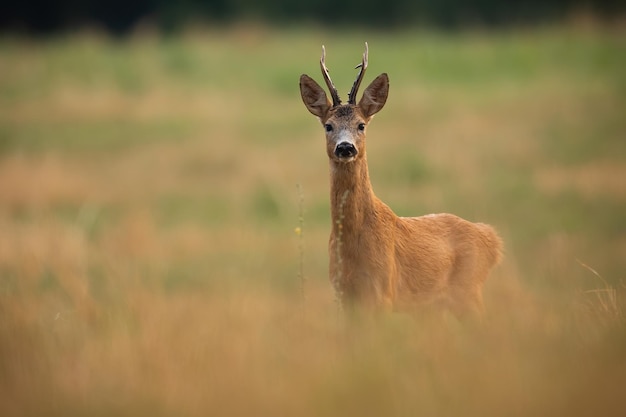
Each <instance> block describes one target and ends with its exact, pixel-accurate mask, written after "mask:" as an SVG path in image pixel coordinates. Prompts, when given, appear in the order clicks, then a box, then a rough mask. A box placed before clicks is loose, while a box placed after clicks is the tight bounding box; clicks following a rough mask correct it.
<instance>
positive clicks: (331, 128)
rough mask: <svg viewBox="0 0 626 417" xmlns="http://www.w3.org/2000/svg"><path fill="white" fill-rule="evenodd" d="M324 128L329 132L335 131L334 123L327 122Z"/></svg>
mask: <svg viewBox="0 0 626 417" xmlns="http://www.w3.org/2000/svg"><path fill="white" fill-rule="evenodd" d="M324 129H326V131H327V132H332V131H333V125H331V124H330V123H326V124H325V125H324Z"/></svg>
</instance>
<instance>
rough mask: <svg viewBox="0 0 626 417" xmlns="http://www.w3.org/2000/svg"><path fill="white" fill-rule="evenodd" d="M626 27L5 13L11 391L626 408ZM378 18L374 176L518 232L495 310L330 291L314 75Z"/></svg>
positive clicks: (408, 211) (3, 369)
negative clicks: (142, 29) (97, 25)
mask: <svg viewBox="0 0 626 417" xmlns="http://www.w3.org/2000/svg"><path fill="white" fill-rule="evenodd" d="M623 32H624V30H623V28H617V29H615V28H600V27H596V28H580V27H550V28H544V29H536V30H521V29H520V30H509V31H502V32H493V33H482V32H465V33H458V34H455V35H445V34H440V33H435V32H419V31H416V32H397V33H393V32H392V33H388V32H374V33H371V32H370V33H365V32H358V31H355V32H339V31H330V32H329V31H321V30H317V29H313V28H308V29H299V30H295V29H294V30H291V31H274V30H270V29H266V28H263V27H254V26H251V27H247V26H240V27H237V28H235V29H231V30H224V31H219V32H218V31H202V30H196V31H190V32H189V33H186V34H182V35H180V36H178V37H169V38H160V37H157V36H152V35H149V34H143V35H137V36H135V37H131V38H129V39H128V40H125V41H119V40H117V41H116V40H111V39H108V38H106V37H102V36H98V35H94V34H83V35H74V36H67V37H59V38H54V39H49V40H46V41H37V42H35V41H31V40H28V39H21V38H10V37H6V38H3V39H0V414H2V415H5V416H17V415H20V416H29V415H32V416H35V415H63V416H68V415H70V416H71V415H129V416H136V415H155V416H158V415H177V416H205V415H272V416H273V415H311V416H318V415H398V416H404V415H406V416H413V415H468V416H471V415H477V416H478V415H480V416H484V415H519V416H522V415H524V416H528V415H533V416H553V415H568V416H577V415H581V416H582V415H603V416H610V415H619V414H620V412H622V411H623V410H624V407H625V404H624V400H623V394H622V391H623V387H624V383H626V368H625V364H626V337H625V335H626V321H625V320H626V318H625V317H624V310H623V309H624V305H625V304H624V303H625V302H626V301H625V292H626V291H625V285H626V282H625V278H626V277H625V276H624V271H626V180H625V179H626V142H625V140H624V139H625V138H626V118H625V117H624V114H626V53H625V52H626V41H625V40H626V36H624V33H623ZM364 41H368V42H369V45H370V67H369V69H368V73H367V75H366V80H365V82H366V83H367V82H368V81H369V80H371V79H372V78H373V77H374V76H375V75H377V74H378V73H381V72H387V73H389V76H390V79H391V92H390V99H389V101H388V103H387V106H386V107H385V109H383V110H382V112H381V113H380V114H379V115H378V116H377V117H376V119H375V120H374V121H373V122H372V124H371V126H370V128H369V132H368V159H369V163H370V174H371V177H372V182H373V186H374V188H375V190H376V192H377V194H378V195H379V196H380V197H381V198H382V199H383V200H384V201H385V202H387V203H388V204H389V205H390V206H391V207H392V208H394V209H395V210H396V211H397V212H398V213H399V214H401V215H406V216H410V215H419V214H427V213H432V212H441V211H447V212H453V213H456V214H459V215H461V216H463V217H465V218H468V219H469V220H473V221H483V222H488V223H491V224H493V225H494V226H496V228H497V229H498V230H499V231H500V232H501V234H502V237H503V238H504V241H505V244H506V257H505V261H504V262H503V264H502V265H501V266H500V267H499V268H498V269H497V270H496V272H495V273H494V274H493V276H492V277H491V278H490V280H489V281H488V282H487V285H486V288H485V301H486V306H487V309H488V313H487V316H486V317H485V322H484V323H482V324H481V325H479V326H476V325H474V324H471V323H459V322H458V321H456V320H455V319H454V318H452V317H448V316H445V317H443V318H442V319H439V318H432V317H419V318H417V319H416V320H413V319H409V318H407V317H404V316H402V315H392V316H389V317H383V318H379V319H377V320H374V321H375V322H374V323H372V322H365V323H360V322H355V323H352V324H351V325H348V324H347V323H346V322H345V320H344V318H343V315H342V314H341V313H340V312H339V311H338V307H337V305H336V303H335V301H334V295H333V293H332V289H331V286H330V284H329V283H328V280H327V256H328V254H327V238H328V233H329V226H330V224H329V223H330V215H329V214H328V172H327V170H328V168H327V157H326V154H325V148H324V142H323V132H322V129H321V127H320V126H319V124H318V122H317V121H316V120H315V119H314V118H313V117H312V116H311V115H310V114H309V113H308V112H307V111H306V109H305V108H304V106H303V105H302V103H301V101H300V97H299V92H298V77H299V75H300V74H301V73H308V74H309V75H311V76H313V77H314V78H316V79H318V80H321V76H320V74H319V64H318V59H319V54H320V46H321V44H325V45H326V48H327V64H328V66H329V68H330V69H331V71H332V76H333V80H334V82H335V84H336V85H337V86H338V88H339V91H340V94H342V95H343V96H345V95H346V93H347V91H348V90H349V88H350V86H351V84H352V81H353V79H354V76H355V72H354V71H353V70H352V68H353V67H354V65H355V64H356V63H357V62H358V60H359V58H360V54H361V52H362V47H363V42H364ZM297 184H300V186H301V190H299V189H298V188H297ZM301 204H302V209H303V218H304V223H303V224H302V225H301V224H300V219H299V217H300V205H301ZM297 227H301V229H298V233H294V229H295V228H297ZM300 232H301V234H300ZM301 239H302V240H301ZM301 260H303V261H304V269H303V271H304V295H305V298H304V300H303V298H302V297H301V294H300V291H301V289H302V288H301V284H302V282H301V278H302V277H301V276H300V261H301Z"/></svg>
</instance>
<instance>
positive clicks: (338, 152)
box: [335, 142, 357, 158]
mask: <svg viewBox="0 0 626 417" xmlns="http://www.w3.org/2000/svg"><path fill="white" fill-rule="evenodd" d="M356 154H357V151H356V148H355V147H354V145H353V144H351V143H348V142H341V143H340V144H338V145H337V147H336V148H335V156H336V157H338V158H352V157H353V156H356Z"/></svg>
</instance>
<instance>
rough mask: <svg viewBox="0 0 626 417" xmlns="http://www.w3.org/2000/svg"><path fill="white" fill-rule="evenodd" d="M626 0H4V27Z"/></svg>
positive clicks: (452, 20) (433, 14)
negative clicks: (10, 0)
mask: <svg viewBox="0 0 626 417" xmlns="http://www.w3.org/2000/svg"><path fill="white" fill-rule="evenodd" d="M625 4H626V2H623V1H620V0H595V1H591V0H588V1H583V0H519V1H506V0H471V1H468V0H387V1H384V0H315V1H297V0H178V1H176V0H170V1H168V0H108V1H102V0H100V1H98V0H47V1H46V0H22V1H14V2H5V5H4V6H0V30H2V31H13V30H17V31H22V32H29V33H34V34H47V33H54V32H61V31H66V30H72V29H76V28H80V27H84V26H89V25H92V26H94V25H95V26H98V27H101V28H104V29H106V30H108V31H110V32H112V33H115V34H124V33H127V32H128V31H130V30H132V28H133V27H134V26H135V25H136V24H137V23H138V22H141V21H146V20H147V21H150V22H153V23H154V24H156V25H157V26H158V27H159V28H160V29H161V30H164V31H172V30H176V29H178V28H180V27H182V26H183V25H184V24H185V23H186V22H189V21H190V20H194V21H206V22H219V23H228V22H232V21H236V20H238V19H242V18H244V19H245V18H247V19H257V20H262V21H266V22H268V23H278V24H285V23H290V24H294V23H297V22H311V23H318V24H323V25H329V26H336V25H343V24H349V25H368V26H375V27H379V28H385V27H402V26H412V25H417V24H422V25H430V26H436V27H441V28H448V29H454V28H457V27H460V26H464V25H483V26H503V25H507V24H532V23H540V22H545V21H554V20H558V19H562V18H564V17H566V16H567V15H568V14H570V13H572V12H575V11H578V10H586V11H589V12H591V13H594V14H596V15H598V16H608V17H610V16H612V15H616V14H621V13H623V12H624V11H625V9H626V7H625Z"/></svg>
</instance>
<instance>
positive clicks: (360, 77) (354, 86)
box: [348, 42, 368, 104]
mask: <svg viewBox="0 0 626 417" xmlns="http://www.w3.org/2000/svg"><path fill="white" fill-rule="evenodd" d="M367 52H368V49H367V42H365V52H363V60H362V61H361V63H360V64H359V65H357V66H356V67H354V68H355V69H356V68H361V70H360V71H359V75H357V77H356V80H355V81H354V84H352V90H350V94H348V103H349V104H356V93H357V92H358V91H359V86H360V85H361V81H363V76H364V75H365V70H366V69H367Z"/></svg>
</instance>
